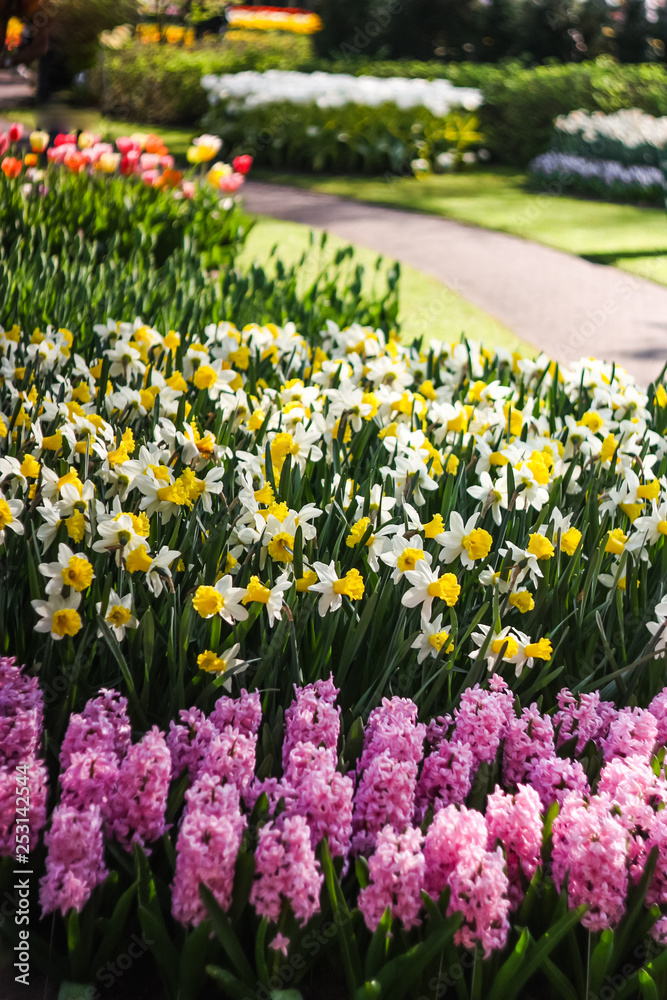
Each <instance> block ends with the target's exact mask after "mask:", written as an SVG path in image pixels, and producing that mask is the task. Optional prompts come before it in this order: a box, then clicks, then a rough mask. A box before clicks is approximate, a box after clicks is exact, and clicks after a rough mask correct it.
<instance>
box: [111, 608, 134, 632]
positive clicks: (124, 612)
mask: <svg viewBox="0 0 667 1000" xmlns="http://www.w3.org/2000/svg"><path fill="white" fill-rule="evenodd" d="M131 617H132V612H131V611H130V609H129V608H125V607H123V605H122V604H115V605H114V606H113V607H112V608H109V610H108V611H107V613H106V618H105V621H107V622H108V623H109V625H111V626H112V627H113V628H122V627H123V626H124V625H127V623H128V622H129V620H130V619H131Z"/></svg>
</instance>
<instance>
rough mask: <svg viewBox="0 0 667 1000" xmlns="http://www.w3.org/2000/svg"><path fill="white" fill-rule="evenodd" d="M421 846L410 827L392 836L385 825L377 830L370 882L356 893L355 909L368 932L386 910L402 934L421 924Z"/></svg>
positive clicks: (416, 831) (421, 839) (418, 833)
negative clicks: (358, 910) (401, 927)
mask: <svg viewBox="0 0 667 1000" xmlns="http://www.w3.org/2000/svg"><path fill="white" fill-rule="evenodd" d="M423 842H424V837H423V835H422V833H421V830H419V829H417V828H416V827H414V826H408V827H407V828H406V829H405V830H404V831H403V833H396V831H395V830H394V829H393V827H391V826H389V825H388V824H387V826H385V827H383V829H382V830H380V833H379V834H378V838H377V846H376V848H375V853H374V854H373V855H372V857H371V858H370V859H369V862H368V867H369V870H370V882H369V884H368V886H367V887H366V888H365V889H362V890H361V892H360V893H359V909H360V911H361V913H362V916H363V918H364V920H365V922H366V926H367V927H368V929H369V930H370V931H374V930H375V928H376V927H377V925H378V924H379V923H380V920H381V919H382V915H383V914H384V911H385V910H386V909H387V907H389V908H390V910H391V916H392V918H393V919H398V920H400V921H401V923H402V924H403V926H404V927H405V928H406V930H409V929H410V928H411V927H417V926H418V925H419V924H420V923H421V920H420V918H419V911H420V910H421V906H422V898H421V890H422V888H423V885H424V855H423V853H422V849H421V848H422V844H423Z"/></svg>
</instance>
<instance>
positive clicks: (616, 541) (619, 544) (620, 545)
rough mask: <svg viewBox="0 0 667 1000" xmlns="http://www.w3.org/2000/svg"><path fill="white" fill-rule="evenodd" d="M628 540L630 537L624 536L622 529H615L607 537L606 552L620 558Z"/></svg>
mask: <svg viewBox="0 0 667 1000" xmlns="http://www.w3.org/2000/svg"><path fill="white" fill-rule="evenodd" d="M627 540H628V536H627V535H626V534H624V533H623V532H622V531H621V529H620V528H614V529H613V530H612V531H610V532H609V534H608V535H607V544H606V545H605V549H604V550H605V552H611V554H612V555H614V556H620V554H621V552H622V551H623V549H624V548H625V543H626V542H627Z"/></svg>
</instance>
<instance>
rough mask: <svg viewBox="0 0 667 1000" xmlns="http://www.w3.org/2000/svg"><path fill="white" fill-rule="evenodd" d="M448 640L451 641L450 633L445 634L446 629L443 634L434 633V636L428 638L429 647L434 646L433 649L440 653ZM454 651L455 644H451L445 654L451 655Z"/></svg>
mask: <svg viewBox="0 0 667 1000" xmlns="http://www.w3.org/2000/svg"><path fill="white" fill-rule="evenodd" d="M448 640H449V632H445V630H444V629H443V630H442V631H441V632H434V633H433V635H430V636H429V637H428V643H429V646H433V649H435V650H437V651H438V653H439V652H440V650H441V649H442V647H443V646H444V645H445V643H446V642H448ZM453 649H454V643H453V642H450V643H449V645H448V646H447V649H446V650H445V652H446V653H451V651H452V650H453Z"/></svg>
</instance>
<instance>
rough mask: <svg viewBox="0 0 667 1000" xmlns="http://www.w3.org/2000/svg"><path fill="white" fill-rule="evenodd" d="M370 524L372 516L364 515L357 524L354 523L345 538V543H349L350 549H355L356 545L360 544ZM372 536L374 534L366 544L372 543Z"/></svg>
mask: <svg viewBox="0 0 667 1000" xmlns="http://www.w3.org/2000/svg"><path fill="white" fill-rule="evenodd" d="M370 524H371V519H370V517H362V518H360V519H359V520H358V521H357V523H356V524H353V525H352V527H351V529H350V533H349V535H348V536H347V538H346V539H345V544H346V545H347V547H348V549H353V548H354V546H355V545H358V544H359V542H360V541H361V539H362V538H363V537H364V535H365V534H366V531H367V530H368V528H369V527H370ZM372 538H373V536H372V535H371V536H370V538H369V539H368V541H367V542H366V545H370V543H371V541H372Z"/></svg>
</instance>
